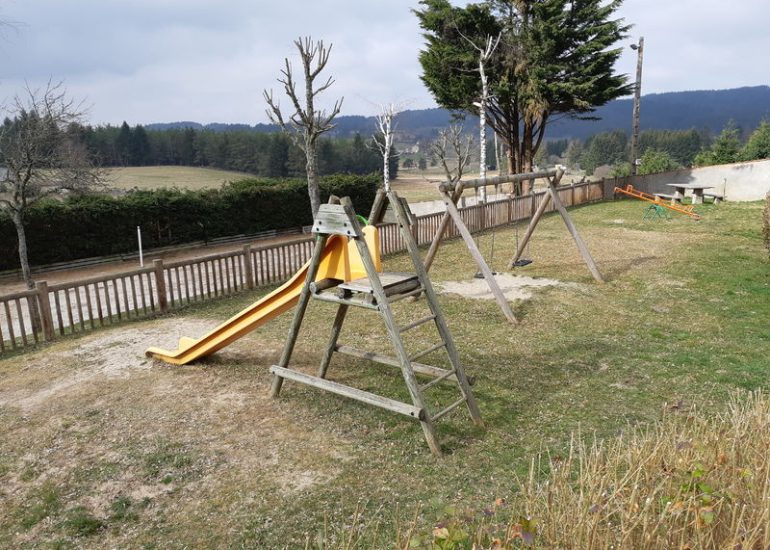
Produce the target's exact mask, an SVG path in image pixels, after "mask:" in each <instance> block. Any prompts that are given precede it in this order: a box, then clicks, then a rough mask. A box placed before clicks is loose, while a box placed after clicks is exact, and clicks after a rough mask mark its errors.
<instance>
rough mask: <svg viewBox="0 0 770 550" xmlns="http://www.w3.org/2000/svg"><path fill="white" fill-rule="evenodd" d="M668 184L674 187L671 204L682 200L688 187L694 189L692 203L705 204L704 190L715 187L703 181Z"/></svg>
mask: <svg viewBox="0 0 770 550" xmlns="http://www.w3.org/2000/svg"><path fill="white" fill-rule="evenodd" d="M666 185H668V186H669V187H673V188H674V196H673V197H672V199H671V204H674V203H676V202H682V199H683V198H684V194H685V192H686V191H687V190H688V189H689V190H690V191H692V203H693V204H703V191H704V190H705V189H713V187H714V186H713V185H705V184H703V183H667V184H666Z"/></svg>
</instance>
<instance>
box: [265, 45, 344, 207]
mask: <svg viewBox="0 0 770 550" xmlns="http://www.w3.org/2000/svg"><path fill="white" fill-rule="evenodd" d="M294 45H295V46H296V47H297V50H298V51H299V55H300V58H301V59H302V68H303V76H304V80H305V98H304V99H305V101H304V106H303V105H302V104H301V103H300V96H299V94H298V92H297V82H296V81H295V80H294V75H293V73H292V68H291V63H290V62H289V58H288V57H287V58H285V59H284V63H285V67H284V68H283V69H281V75H282V76H281V77H280V78H279V79H278V82H280V83H281V84H283V89H284V91H285V92H286V95H287V96H289V99H290V100H291V104H292V109H293V110H294V112H293V114H292V115H291V116H290V117H289V118H288V119H284V117H283V115H282V114H281V108H280V105H279V103H278V102H277V101H276V100H275V99H274V98H273V91H272V90H270V91H268V90H264V92H263V96H264V98H265V101H266V102H267V105H268V109H267V110H266V112H267V116H268V118H269V119H270V121H271V122H272V123H273V124H276V125H277V126H280V127H281V129H282V130H283V131H284V132H286V133H287V134H289V135H290V136H291V137H292V139H293V140H294V143H296V144H297V145H298V146H299V147H300V148H301V149H302V150H303V151H304V152H305V159H306V172H307V190H308V195H309V196H310V207H311V208H312V210H313V216H315V215H316V213H317V212H318V208H319V207H320V206H321V192H320V190H319V187H318V165H317V158H316V155H317V153H316V142H317V141H318V137H319V136H320V135H321V134H323V133H325V132H328V131H329V130H331V129H332V128H334V124H332V120H334V117H336V116H337V115H338V114H339V112H340V108H341V107H342V100H343V99H344V98H340V99H338V100H337V101H335V103H334V107H333V108H332V111H331V113H329V114H328V115H327V114H326V112H325V111H323V110H321V111H316V109H315V100H316V96H318V94H320V93H321V92H323V91H324V90H326V89H328V88H329V87H330V86H331V85H332V84H334V80H333V79H332V78H331V77H329V78H327V79H326V82H325V83H323V84H322V85H320V86H318V87H317V88H314V86H315V80H316V78H318V75H319V74H320V73H321V71H323V70H324V68H325V67H326V64H327V63H328V62H329V54H330V53H331V49H332V47H331V45H330V46H329V47H328V48H327V47H325V46H324V43H323V41H322V40H319V41H318V42H313V40H312V38H310V37H309V36H308V37H305V38H298V39H297V40H295V41H294Z"/></svg>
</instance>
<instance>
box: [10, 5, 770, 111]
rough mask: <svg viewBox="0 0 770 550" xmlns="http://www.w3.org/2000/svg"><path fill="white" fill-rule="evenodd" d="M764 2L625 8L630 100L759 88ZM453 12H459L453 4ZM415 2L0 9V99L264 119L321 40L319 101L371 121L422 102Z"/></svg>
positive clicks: (425, 100)
mask: <svg viewBox="0 0 770 550" xmlns="http://www.w3.org/2000/svg"><path fill="white" fill-rule="evenodd" d="M765 1H766V0H737V1H736V2H733V4H731V5H730V6H727V7H725V6H724V5H722V4H719V3H716V2H702V1H700V0H698V1H695V0H680V1H677V2H672V1H671V0H666V1H665V2H664V1H663V0H626V2H625V3H624V4H623V6H622V8H621V13H620V15H621V16H623V17H625V19H626V20H627V22H629V23H633V24H634V28H633V29H632V31H631V34H632V36H631V37H630V38H629V40H628V41H627V42H628V44H630V43H631V42H635V40H636V37H638V36H639V35H644V36H645V63H644V83H643V91H644V92H645V93H649V92H661V91H672V90H684V89H696V88H727V87H734V86H741V85H748V84H761V83H765V82H766V80H767V75H766V63H761V62H757V56H758V55H759V53H760V52H763V51H767V50H768V49H770V48H768V46H770V38H768V36H767V35H766V33H765V32H764V29H763V25H764V22H765V21H766V20H767V15H768V13H767V12H768V8H767V7H766V4H765ZM454 3H462V2H454ZM417 5H418V3H417V0H366V1H361V0H324V1H323V2H321V1H308V0H283V1H280V2H274V1H270V2H268V1H266V0H220V1H219V2H211V1H210V0H67V2H62V1H61V0H8V1H7V2H5V3H4V4H2V6H0V7H1V8H2V10H3V11H0V19H5V20H10V21H18V22H20V23H21V25H20V26H19V27H18V32H14V33H6V37H5V40H4V41H2V42H0V55H2V56H3V67H2V71H1V72H0V96H10V95H13V94H14V93H15V92H16V91H18V90H19V89H20V88H21V87H22V86H23V85H24V82H25V81H28V82H29V83H30V84H32V85H33V86H34V85H37V84H40V83H43V82H45V81H47V80H48V79H49V78H50V77H53V78H54V79H55V80H57V79H63V80H65V81H66V85H67V87H68V89H69V91H70V92H71V93H72V94H73V95H75V96H76V97H77V98H85V99H86V100H87V102H88V103H90V104H91V105H92V109H91V112H90V118H91V121H92V122H94V123H112V124H120V123H121V122H122V121H123V120H124V119H125V120H126V121H128V122H129V123H131V124H136V123H149V122H156V121H172V120H197V121H201V122H215V121H217V122H247V123H255V122H260V121H265V120H266V117H265V115H264V107H265V106H264V101H263V100H262V97H261V93H262V90H263V89H265V88H274V89H275V91H276V94H278V92H279V91H280V89H279V84H278V83H277V82H276V77H278V75H279V71H280V69H281V68H282V66H283V59H284V57H288V58H289V59H290V60H291V61H292V62H293V63H294V65H295V67H298V66H299V65H298V63H299V60H298V57H297V55H296V50H295V48H294V45H293V43H292V42H293V40H294V39H295V38H297V37H298V36H306V35H311V36H313V37H314V38H317V39H319V38H320V39H323V40H324V41H325V42H326V43H327V44H333V50H332V55H331V59H330V61H329V65H328V68H327V72H326V73H325V74H328V75H330V76H333V77H334V78H335V80H336V82H335V84H334V86H333V87H332V88H330V89H329V90H328V91H327V92H326V93H325V94H324V97H323V99H322V101H321V105H322V106H326V107H327V108H328V107H329V106H330V105H331V104H332V103H333V102H334V100H335V99H336V98H338V97H340V96H344V97H345V103H344V107H343V114H372V113H374V112H376V111H377V105H378V104H381V103H386V102H403V101H406V102H408V105H409V108H415V109H416V108H424V107H430V106H433V101H432V99H431V97H430V95H429V94H428V92H427V91H426V90H425V88H424V86H423V85H422V83H421V82H420V79H419V74H420V67H419V63H418V61H417V55H418V52H419V50H420V48H421V47H422V45H423V39H422V37H421V35H420V29H419V26H418V24H417V19H416V17H414V15H413V14H412V13H411V10H412V9H413V8H415V7H417ZM628 44H624V45H623V48H624V54H623V57H622V59H621V62H620V63H619V65H618V69H619V71H621V72H623V73H626V74H628V75H630V76H631V77H632V78H633V74H634V72H635V65H636V53H635V52H633V51H631V50H630V49H629V48H628V47H627V45H628Z"/></svg>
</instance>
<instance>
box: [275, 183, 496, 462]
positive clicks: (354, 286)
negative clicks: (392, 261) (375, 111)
mask: <svg viewBox="0 0 770 550" xmlns="http://www.w3.org/2000/svg"><path fill="white" fill-rule="evenodd" d="M388 202H389V203H390V204H391V205H392V207H393V211H394V212H395V215H396V221H397V223H398V224H399V227H400V231H401V235H402V237H403V239H404V242H405V243H406V247H407V251H408V253H409V257H410V259H411V260H412V264H413V266H414V270H415V272H414V273H410V274H404V273H382V274H380V273H378V272H377V268H376V266H375V263H374V261H373V259H372V256H371V254H370V251H369V248H368V245H367V244H366V240H365V239H364V237H363V230H362V228H361V226H360V224H359V222H358V220H357V218H356V216H355V212H354V211H353V208H352V205H351V203H350V200H349V199H347V198H346V199H342V204H329V205H322V206H321V208H320V209H319V212H318V215H317V216H316V219H315V222H314V224H313V233H315V235H316V242H315V247H314V249H313V255H312V258H311V261H310V265H309V268H308V272H307V276H306V279H305V284H304V286H303V289H302V292H301V294H300V297H299V302H298V304H297V306H296V309H295V313H294V318H293V320H292V324H291V327H290V329H289V334H288V337H287V340H286V344H285V345H284V349H283V353H282V354H281V359H280V361H279V363H278V365H274V366H272V367H271V368H270V372H271V373H272V374H273V375H274V378H273V383H272V390H271V395H272V396H273V397H277V396H278V395H279V393H280V391H281V386H282V384H283V381H284V379H289V380H294V381H296V382H300V383H303V384H307V385H310V386H314V387H317V388H320V389H323V390H326V391H329V392H331V393H335V394H338V395H342V396H345V397H348V398H351V399H356V400H358V401H362V402H364V403H368V404H370V405H374V406H377V407H381V408H384V409H387V410H390V411H393V412H397V413H400V414H404V415H406V416H409V417H411V418H415V419H417V420H419V422H420V425H421V426H422V430H423V433H424V435H425V440H426V441H427V443H428V446H429V447H430V449H431V451H432V452H433V453H434V454H436V455H441V446H440V444H439V441H438V437H437V435H436V431H435V427H434V423H435V421H437V420H438V419H439V418H441V417H443V416H444V415H446V414H448V413H449V412H451V411H452V410H454V409H455V408H457V407H458V406H460V405H462V404H465V405H466V406H467V408H468V411H469V412H470V415H471V418H472V419H473V422H474V423H475V424H476V425H479V426H481V425H483V424H482V420H481V413H480V411H479V408H478V405H477V404H476V401H475V399H474V397H473V393H472V391H471V387H470V383H469V381H468V378H467V376H466V375H465V370H464V368H463V366H462V364H461V363H460V359H459V353H458V351H457V348H456V347H455V345H454V341H453V340H452V335H451V333H450V332H449V328H448V327H447V324H446V321H445V319H444V316H443V313H442V311H441V309H440V308H439V305H438V301H437V298H436V294H435V291H434V290H433V286H432V285H431V282H430V279H429V278H428V273H427V270H426V269H425V267H424V265H423V262H422V259H421V258H420V254H419V250H418V249H417V243H416V242H415V240H414V237H413V236H412V233H411V232H410V230H409V225H410V223H409V221H410V217H409V215H408V208H407V207H406V205H405V204H404V203H403V202H402V199H400V198H399V197H398V195H397V194H396V193H395V192H394V191H391V192H389V193H388V194H387V196H386V195H385V194H384V193H378V195H377V199H376V200H375V203H374V205H373V208H372V213H371V215H370V220H369V223H370V225H373V224H375V223H377V222H379V221H381V220H382V218H383V216H384V213H385V208H386V206H387V203H388ZM335 234H338V235H345V236H347V237H348V238H350V239H352V240H354V241H355V244H356V248H357V250H358V253H359V255H360V257H361V261H362V263H363V266H364V268H365V271H366V277H364V278H362V279H356V280H353V281H347V282H343V281H339V280H323V281H316V280H315V277H316V274H317V272H318V265H319V263H320V261H321V257H322V254H323V250H324V247H325V245H326V242H327V240H328V239H329V237H330V235H335ZM418 294H424V295H425V298H426V301H427V304H428V306H429V308H430V314H429V315H427V316H425V317H423V318H421V319H418V320H416V321H413V322H411V323H409V324H406V325H404V326H398V325H397V324H396V320H395V317H394V315H393V310H392V308H391V306H390V304H391V303H392V302H395V301H397V300H401V299H403V298H407V297H410V296H416V295H418ZM311 298H315V299H319V300H322V301H326V302H332V303H336V304H337V305H338V307H337V313H336V315H335V318H334V321H333V323H332V329H331V334H330V337H329V342H328V344H327V346H326V348H325V350H324V352H323V355H322V358H321V364H320V366H319V368H318V372H317V376H312V375H309V374H305V373H302V372H298V371H296V370H292V369H289V361H290V360H291V356H292V352H293V350H294V346H295V344H296V341H297V336H298V334H299V329H300V327H301V325H302V321H303V318H304V316H305V312H306V309H307V306H308V304H309V302H310V299H311ZM350 306H357V307H363V308H366V309H369V310H373V311H376V312H378V313H379V314H380V316H381V317H382V320H383V322H384V324H385V327H386V329H387V334H388V336H389V338H390V340H391V343H392V344H393V349H394V351H395V352H396V356H395V357H389V356H385V355H381V354H378V353H374V352H369V351H365V350H359V349H355V348H353V347H351V346H345V345H340V344H339V343H338V339H339V337H340V334H341V332H342V326H343V323H344V321H345V317H346V315H347V312H348V309H349V307H350ZM429 322H433V324H434V325H435V327H436V329H437V331H438V334H439V336H440V338H441V342H439V343H438V344H436V345H434V346H432V347H430V348H428V349H427V350H423V351H421V352H417V353H413V354H411V355H410V354H409V353H408V352H407V350H406V348H405V346H404V342H403V339H402V335H403V334H404V333H405V332H407V331H409V330H413V329H416V328H417V327H420V326H422V325H424V324H426V323H429ZM442 348H443V349H444V350H445V351H446V354H447V356H448V358H449V363H450V364H451V368H449V369H444V368H439V367H434V366H431V365H426V364H423V363H418V362H417V360H418V359H420V358H422V357H424V356H426V355H429V354H431V353H433V352H434V351H438V350H440V349H442ZM335 353H342V354H345V355H350V356H353V357H357V358H361V359H368V360H371V361H374V362H377V363H381V364H384V365H388V366H391V367H397V368H399V369H400V370H401V373H402V375H403V378H404V382H405V384H406V387H407V390H408V392H409V396H410V398H411V403H406V402H401V401H397V400H394V399H390V398H387V397H383V396H380V395H377V394H374V393H371V392H367V391H363V390H359V389H357V388H352V387H350V386H347V385H344V384H340V383H338V382H333V381H331V380H328V379H327V374H328V370H329V365H330V362H331V359H332V356H333V355H334V354H335ZM416 374H419V375H421V376H426V377H429V378H431V380H430V381H428V382H426V383H424V384H420V383H419V382H418V380H417V376H416ZM444 381H446V382H454V383H456V384H457V386H458V387H459V390H460V393H461V397H460V398H459V399H458V400H456V401H455V402H453V403H451V404H450V405H448V406H447V407H445V408H443V409H441V410H439V411H437V412H431V410H430V408H429V407H428V406H427V405H426V402H425V399H424V397H423V394H424V393H425V392H426V391H427V390H429V389H430V388H432V387H434V386H436V385H438V384H439V383H441V382H444Z"/></svg>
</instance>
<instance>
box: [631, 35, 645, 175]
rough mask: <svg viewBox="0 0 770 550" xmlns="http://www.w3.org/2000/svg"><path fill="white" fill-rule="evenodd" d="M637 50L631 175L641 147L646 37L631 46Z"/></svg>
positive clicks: (634, 173)
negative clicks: (640, 119)
mask: <svg viewBox="0 0 770 550" xmlns="http://www.w3.org/2000/svg"><path fill="white" fill-rule="evenodd" d="M631 49H632V50H636V52H637V58H636V86H634V115H633V121H632V131H631V175H632V176H635V175H636V154H637V153H636V152H637V147H638V146H639V103H640V102H641V98H642V56H643V55H644V37H643V36H642V37H640V38H639V44H631Z"/></svg>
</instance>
